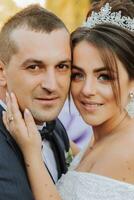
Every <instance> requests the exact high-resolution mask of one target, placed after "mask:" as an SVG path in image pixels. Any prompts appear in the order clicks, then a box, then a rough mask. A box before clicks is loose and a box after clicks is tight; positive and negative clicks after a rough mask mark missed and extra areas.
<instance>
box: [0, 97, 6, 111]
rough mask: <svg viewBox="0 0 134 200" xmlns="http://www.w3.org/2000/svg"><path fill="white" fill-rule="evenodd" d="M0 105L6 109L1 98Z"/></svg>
mask: <svg viewBox="0 0 134 200" xmlns="http://www.w3.org/2000/svg"><path fill="white" fill-rule="evenodd" d="M0 105H1V106H2V107H3V108H4V109H5V110H7V106H6V104H5V103H4V101H2V100H1V99H0Z"/></svg>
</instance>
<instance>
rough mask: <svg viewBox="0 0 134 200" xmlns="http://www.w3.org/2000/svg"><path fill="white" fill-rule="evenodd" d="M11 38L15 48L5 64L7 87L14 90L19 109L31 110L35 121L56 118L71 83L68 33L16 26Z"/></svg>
mask: <svg viewBox="0 0 134 200" xmlns="http://www.w3.org/2000/svg"><path fill="white" fill-rule="evenodd" d="M11 39H12V40H14V41H15V44H16V45H17V47H18V51H17V53H16V54H14V55H13V56H12V57H11V59H10V61H9V64H8V65H7V66H6V67H5V77H6V82H7V88H8V90H9V91H10V92H11V91H12V92H14V93H15V95H16V97H17V100H18V103H19V106H20V109H21V110H22V111H24V109H25V108H28V109H29V110H30V111H31V113H32V115H33V117H34V119H35V121H36V123H38V124H40V123H42V122H44V121H51V120H53V119H55V118H56V117H57V116H58V114H59V112H60V111H61V108H62V106H63V105H64V102H65V99H66V97H67V94H68V90H69V86H70V75H71V64H70V61H71V52H70V38H69V33H68V32H67V31H66V30H65V29H59V30H55V31H52V32H51V33H45V32H34V31H31V30H28V29H26V28H19V29H17V30H15V31H14V32H13V33H12V35H11Z"/></svg>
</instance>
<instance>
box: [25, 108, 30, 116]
mask: <svg viewBox="0 0 134 200" xmlns="http://www.w3.org/2000/svg"><path fill="white" fill-rule="evenodd" d="M24 113H25V114H26V116H29V115H30V111H29V110H28V109H27V108H25V111H24Z"/></svg>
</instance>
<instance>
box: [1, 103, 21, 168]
mask: <svg viewBox="0 0 134 200" xmlns="http://www.w3.org/2000/svg"><path fill="white" fill-rule="evenodd" d="M2 111H4V108H3V107H2V106H1V105H0V133H1V134H3V136H4V137H5V139H6V141H7V143H8V144H9V145H10V146H11V148H12V149H13V151H14V152H15V154H16V155H17V157H18V158H19V160H20V161H21V163H23V165H24V162H23V156H22V153H21V151H20V149H19V147H18V145H17V144H16V142H15V140H14V139H13V138H12V137H11V135H10V133H9V132H8V131H7V129H6V128H5V126H4V124H3V120H2Z"/></svg>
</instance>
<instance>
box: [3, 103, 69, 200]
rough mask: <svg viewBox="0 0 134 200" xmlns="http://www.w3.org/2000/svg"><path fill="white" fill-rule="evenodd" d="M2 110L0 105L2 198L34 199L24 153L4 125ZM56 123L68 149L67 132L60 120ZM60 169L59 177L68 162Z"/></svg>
mask: <svg viewBox="0 0 134 200" xmlns="http://www.w3.org/2000/svg"><path fill="white" fill-rule="evenodd" d="M2 110H3V108H2V107H1V105H0V200H33V199H34V198H33V195H32V192H31V189H30V185H29V181H28V177H27V173H26V170H25V164H24V160H23V156H22V153H21V151H20V149H19V147H18V146H17V144H16V142H15V141H14V140H13V138H12V137H11V136H10V134H9V133H8V131H7V130H6V128H5V127H4V124H3V121H2ZM56 124H57V125H58V126H56V127H58V129H61V130H59V131H58V130H55V131H54V132H55V133H56V132H59V133H58V135H57V134H56V137H58V141H59V144H61V146H64V147H63V148H67V149H65V151H68V148H69V142H68V137H67V135H66V137H65V139H66V141H67V145H64V143H63V140H64V137H63V134H65V132H64V130H63V127H61V123H59V120H58V121H57V123H56ZM62 132H63V133H62ZM61 136H62V137H61ZM54 150H55V151H56V152H58V151H59V149H58V151H57V150H56V149H54ZM59 155H60V154H59ZM59 155H58V154H57V153H56V157H57V159H59ZM63 160H65V159H63ZM60 163H61V165H62V166H63V165H64V163H63V161H62V162H60V160H59V164H58V165H59V166H60ZM59 166H58V167H57V169H58V168H59ZM60 170H61V171H58V172H59V173H60V174H59V177H60V176H61V173H65V172H66V170H67V168H66V163H65V166H64V168H63V169H62V168H60Z"/></svg>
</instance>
